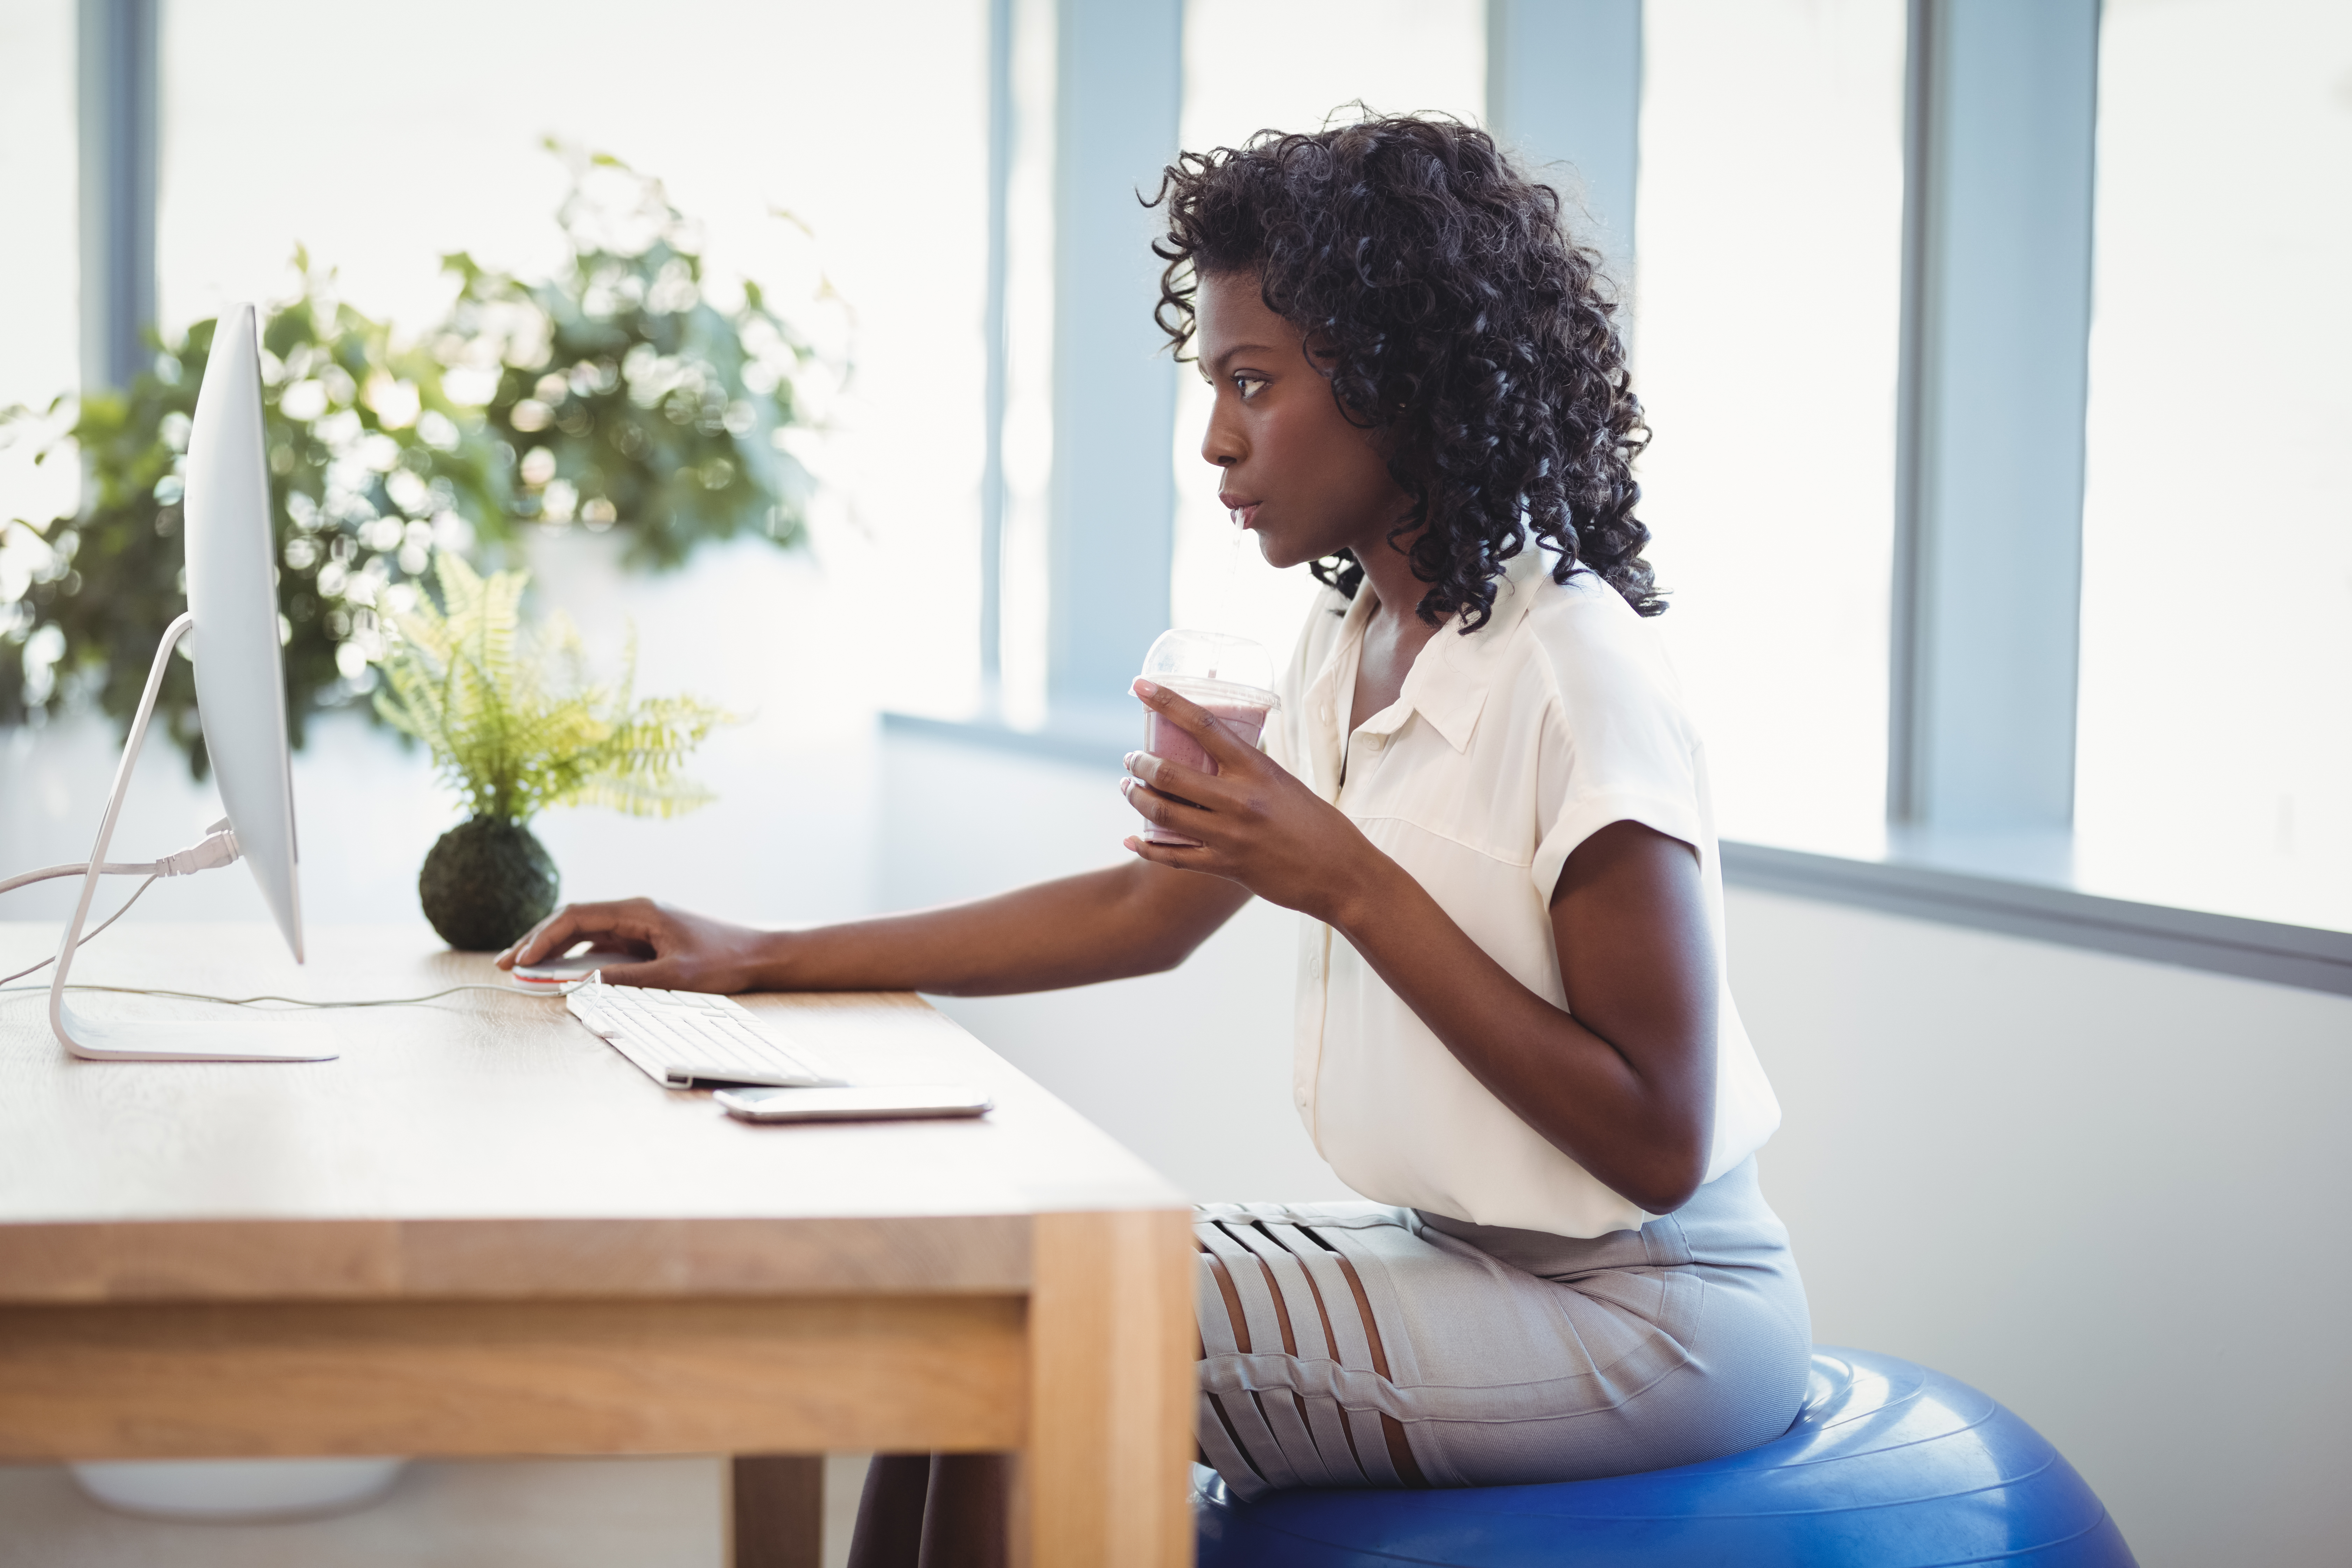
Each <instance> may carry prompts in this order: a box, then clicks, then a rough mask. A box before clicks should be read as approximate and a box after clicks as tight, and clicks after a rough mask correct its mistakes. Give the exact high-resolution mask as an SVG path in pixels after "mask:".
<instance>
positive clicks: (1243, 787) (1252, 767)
mask: <svg viewBox="0 0 2352 1568" xmlns="http://www.w3.org/2000/svg"><path fill="white" fill-rule="evenodd" d="M1135 695H1136V696H1137V698H1139V700H1141V701H1142V702H1143V704H1144V706H1146V707H1148V708H1150V710H1152V711H1153V712H1155V713H1157V714H1158V715H1159V716H1160V719H1161V720H1162V721H1165V722H1167V723H1170V724H1172V725H1174V726H1175V727H1176V728H1177V729H1179V730H1181V731H1184V732H1185V733H1186V734H1188V735H1190V736H1192V739H1193V740H1194V741H1196V742H1199V744H1200V747H1201V749H1202V751H1204V752H1207V753H1208V754H1209V755H1210V756H1211V757H1212V758H1213V759H1214V760H1215V762H1216V764H1217V772H1216V773H1202V772H1201V771H1200V770H1199V769H1197V768H1188V767H1186V766H1184V765H1183V764H1182V763H1172V762H1170V761H1169V760H1168V759H1167V758H1165V757H1158V756H1154V755H1152V754H1151V753H1150V752H1129V753H1128V758H1127V772H1128V775H1129V776H1128V777H1126V778H1124V779H1121V780H1120V781H1119V787H1120V789H1121V790H1122V791H1123V792H1124V793H1125V794H1126V795H1127V803H1128V805H1131V806H1133V807H1134V808H1135V809H1136V811H1137V812H1138V813H1139V814H1140V815H1141V816H1143V817H1144V818H1145V819H1147V820H1148V821H1150V822H1152V823H1155V824H1157V825H1158V826H1162V827H1165V828H1167V829H1169V830H1170V831H1171V832H1173V833H1180V834H1181V835H1183V836H1184V837H1187V838H1197V839H1199V840H1200V847H1198V848H1187V847H1182V846H1179V845H1173V844H1154V843H1152V842H1151V841H1150V840H1149V839H1146V838H1143V837H1134V838H1130V839H1129V840H1127V847H1128V848H1129V850H1130V851H1132V852H1133V853H1134V854H1135V855H1137V856H1139V857H1140V858H1143V859H1146V860H1150V861H1153V862H1156V863H1157V864H1159V865H1162V866H1172V867H1175V868H1177V869H1179V870H1184V871H1205V872H1207V873H1208V874H1209V875H1211V876H1215V877H1223V878H1226V879H1229V880H1232V881H1235V882H1238V883H1240V884H1241V885H1242V886H1243V887H1244V888H1247V889H1249V890H1250V891H1251V892H1253V893H1255V894H1256V895H1257V896H1258V897H1259V898H1261V899H1264V900H1266V901H1267V902H1268V903H1273V904H1280V905H1281V906H1283V907H1284V908H1285V909H1291V910H1303V911H1305V912H1306V913H1307V914H1310V915H1313V916H1315V917H1316V918H1317V919H1318V920H1323V921H1330V922H1331V923H1333V924H1335V925H1344V924H1345V923H1346V922H1345V920H1344V911H1345V910H1347V909H1348V908H1349V905H1350V904H1351V902H1353V901H1354V900H1358V899H1360V898H1361V897H1364V896H1366V895H1367V894H1369V893H1370V890H1371V889H1372V887H1373V886H1374V884H1375V883H1376V882H1377V881H1378V879H1379V876H1380V874H1381V871H1382V870H1383V869H1387V870H1394V869H1395V863H1394V862H1393V861H1391V860H1390V859H1389V858H1388V857H1387V856H1385V855H1382V854H1381V852H1380V851H1379V850H1378V849H1376V848H1374V847H1372V843H1371V841H1370V839H1368V838H1366V837H1364V836H1363V833H1362V832H1361V830H1360V829H1359V828H1358V827H1357V826H1356V825H1355V824H1354V823H1353V822H1350V821H1349V819H1348V816H1347V814H1346V813H1344V812H1342V811H1340V810H1339V807H1337V806H1335V805H1331V804H1330V803H1329V802H1328V801H1326V800H1325V799H1323V798H1322V797H1321V796H1320V795H1317V794H1316V793H1315V792H1314V791H1313V790H1311V789H1308V788H1307V786H1306V785H1305V784H1301V783H1300V782H1299V781H1298V780H1297V778H1295V777H1293V776H1292V775H1291V774H1290V773H1288V772H1286V770H1285V769H1284V768H1283V767H1282V766H1281V764H1279V763H1276V762H1275V761H1274V759H1273V758H1271V757H1268V756H1267V755H1265V753H1264V752H1260V751H1259V750H1258V749H1257V748H1256V747H1255V746H1252V745H1248V744H1245V743H1244V742H1242V741H1241V740H1239V739H1237V738H1236V737H1235V736H1234V732H1233V731H1230V730H1228V729H1226V728H1225V727H1224V726H1223V724H1222V723H1220V722H1218V721H1217V720H1216V718H1215V717H1214V716H1213V714H1211V713H1210V712H1209V711H1208V710H1205V709H1203V708H1202V707H1201V706H1200V705H1199V704H1198V703H1196V702H1192V701H1189V700H1186V699H1185V698H1183V697H1181V696H1180V695H1179V694H1177V693H1176V692H1174V691H1171V690H1170V689H1168V688H1166V687H1164V686H1159V685H1156V684H1154V683H1153V682H1151V681H1148V680H1139V681H1137V682H1136V683H1135Z"/></svg>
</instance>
